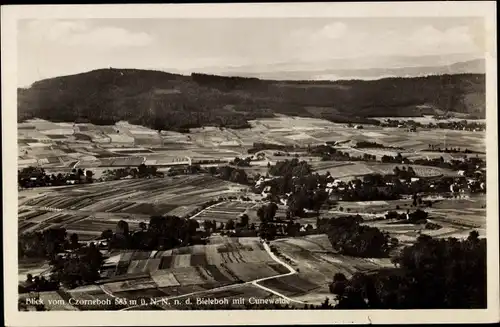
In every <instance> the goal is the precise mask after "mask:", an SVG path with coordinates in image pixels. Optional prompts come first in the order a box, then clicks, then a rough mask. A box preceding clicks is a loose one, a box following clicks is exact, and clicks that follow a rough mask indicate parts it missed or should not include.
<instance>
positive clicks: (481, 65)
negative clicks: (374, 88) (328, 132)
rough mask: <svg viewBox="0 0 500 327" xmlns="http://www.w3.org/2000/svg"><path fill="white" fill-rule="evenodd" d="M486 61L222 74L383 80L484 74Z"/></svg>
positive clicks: (265, 77)
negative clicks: (437, 64) (439, 64)
mask: <svg viewBox="0 0 500 327" xmlns="http://www.w3.org/2000/svg"><path fill="white" fill-rule="evenodd" d="M485 68H486V63H485V60H484V59H475V60H469V61H463V62H456V63H453V64H450V65H441V66H415V67H390V68H362V69H322V70H277V71H271V72H253V73H248V72H244V71H237V72H230V73H222V75H231V76H233V75H236V76H243V77H256V78H263V79H275V80H339V79H381V78H386V77H421V76H429V75H443V74H484V73H485V70H486V69H485Z"/></svg>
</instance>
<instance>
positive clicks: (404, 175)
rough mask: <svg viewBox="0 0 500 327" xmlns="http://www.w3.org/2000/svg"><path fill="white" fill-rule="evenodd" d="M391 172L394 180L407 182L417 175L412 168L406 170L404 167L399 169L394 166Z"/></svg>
mask: <svg viewBox="0 0 500 327" xmlns="http://www.w3.org/2000/svg"><path fill="white" fill-rule="evenodd" d="M393 172H394V176H396V178H399V179H404V180H408V179H411V178H412V177H417V173H416V172H415V170H414V169H413V167H412V166H408V168H406V167H405V166H403V167H401V168H399V167H398V166H396V167H394V169H393Z"/></svg>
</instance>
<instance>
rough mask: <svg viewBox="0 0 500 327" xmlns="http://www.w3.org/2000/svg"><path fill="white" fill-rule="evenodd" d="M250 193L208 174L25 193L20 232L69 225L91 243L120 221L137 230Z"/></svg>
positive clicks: (21, 206) (20, 196)
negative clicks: (155, 219)
mask: <svg viewBox="0 0 500 327" xmlns="http://www.w3.org/2000/svg"><path fill="white" fill-rule="evenodd" d="M245 192H246V188H245V187H244V186H242V185H238V184H233V183H230V182H225V181H221V180H219V179H215V178H213V177H209V176H203V175H198V176H174V177H168V178H162V179H154V180H119V181H111V182H105V183H95V184H88V185H84V186H78V187H75V186H67V187H58V188H45V189H38V190H27V191H20V192H19V201H20V203H19V230H20V232H34V231H39V230H43V229H46V228H50V227H64V228H66V229H67V230H68V231H70V232H75V233H77V234H78V235H79V236H81V239H87V240H88V239H93V238H96V237H98V236H99V235H100V233H101V232H102V231H103V230H105V229H113V228H114V226H115V225H116V223H117V222H118V221H119V220H125V221H127V222H128V223H129V224H131V228H137V226H138V223H139V222H141V221H147V220H148V219H149V217H150V216H152V215H178V216H189V214H190V213H191V212H193V211H195V210H196V209H197V208H198V207H199V206H200V205H202V204H204V203H205V202H208V201H210V200H214V199H217V198H218V197H221V196H239V195H242V194H245ZM233 218H234V217H233Z"/></svg>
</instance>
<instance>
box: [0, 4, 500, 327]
mask: <svg viewBox="0 0 500 327" xmlns="http://www.w3.org/2000/svg"><path fill="white" fill-rule="evenodd" d="M1 11H2V16H1V21H2V39H1V40H2V43H1V55H2V133H3V135H2V154H3V155H2V177H3V178H2V180H3V192H2V194H3V224H4V225H3V228H4V238H3V239H4V249H8V250H7V251H4V267H5V269H4V279H5V282H4V285H5V289H4V303H5V307H4V309H5V318H6V319H5V324H6V325H7V326H65V325H66V326H67V325H69V324H71V325H73V326H98V325H101V326H102V325H105V324H110V325H123V326H125V325H135V326H140V325H158V324H163V325H229V324H246V325H256V324H264V325H267V324H269V325H275V324H333V323H345V324H346V323H426V322H427V323H439V322H441V323H451V322H464V323H466V322H477V323H480V322H496V321H499V320H500V316H499V308H500V303H499V298H500V294H499V287H498V285H499V284H498V276H499V262H498V248H499V247H498V245H499V243H498V227H499V226H498V217H499V215H498V162H497V159H498V144H497V96H496V94H497V93H496V90H497V78H496V71H497V58H496V15H495V14H496V2H483V1H463V2H449V1H446V2H425V3H424V2H392V3H387V2H386V3H384V2H379V3H373V2H367V3H300V4H299V3H288V4H284V3H280V4H187V5H157V4H155V5H67V6H61V5H57V6H53V5H45V6H41V5H36V6H2V8H1ZM439 16H447V17H473V16H476V17H484V18H485V25H486V26H485V27H486V40H487V44H486V54H487V55H486V67H487V76H486V89H487V94H486V97H487V114H486V118H487V131H488V133H487V137H486V144H487V149H488V150H487V175H488V183H487V189H488V193H487V203H488V205H487V215H488V218H487V239H488V253H487V258H488V279H487V280H488V291H489V292H488V309H485V310H401V311H397V310H360V311H346V310H318V311H312V312H311V311H305V310H294V311H282V310H278V311H271V310H269V311H267V310H266V311H258V313H257V312H254V311H252V310H246V311H161V312H160V311H148V312H147V313H146V312H143V311H136V312H130V311H121V312H93V311H86V312H18V311H17V278H18V277H17V276H18V272H17V220H16V217H17V191H16V190H17V183H16V174H15V173H14V172H15V171H16V170H15V169H17V156H16V155H15V154H16V153H17V142H16V141H15V140H16V139H17V132H16V126H17V119H16V103H17V101H16V94H17V93H16V89H17V81H16V70H17V68H16V67H17V44H16V40H17V37H16V36H17V30H16V26H17V25H16V21H17V20H19V19H23V18H38V19H40V18H47V19H49V18H52V19H54V18H65V19H70V18H73V19H74V18H83V19H84V18H245V17H276V18H277V17H439ZM34 55H36V54H34Z"/></svg>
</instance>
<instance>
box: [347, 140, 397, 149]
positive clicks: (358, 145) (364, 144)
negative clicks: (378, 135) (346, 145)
mask: <svg viewBox="0 0 500 327" xmlns="http://www.w3.org/2000/svg"><path fill="white" fill-rule="evenodd" d="M354 147H355V148H392V147H389V146H385V145H383V144H380V143H377V142H370V141H358V142H356V145H355V146H354Z"/></svg>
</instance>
